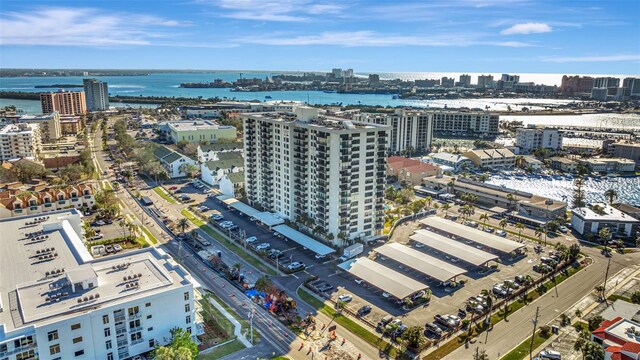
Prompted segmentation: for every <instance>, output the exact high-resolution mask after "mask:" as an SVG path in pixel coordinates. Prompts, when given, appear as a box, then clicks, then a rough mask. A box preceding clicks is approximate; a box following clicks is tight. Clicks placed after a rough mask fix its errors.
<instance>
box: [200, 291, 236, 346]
mask: <svg viewBox="0 0 640 360" xmlns="http://www.w3.org/2000/svg"><path fill="white" fill-rule="evenodd" d="M200 304H201V305H202V311H203V312H204V313H205V314H207V315H208V316H210V317H212V318H214V319H215V321H216V322H217V323H218V325H220V327H221V328H222V329H223V330H224V331H225V332H226V333H227V334H228V335H229V337H233V331H234V330H235V327H234V326H233V324H232V323H231V321H229V319H227V318H226V317H225V316H224V315H222V313H221V312H220V310H218V309H217V308H216V307H215V306H213V305H211V303H210V302H209V301H208V300H207V298H206V297H203V298H202V300H201V301H200Z"/></svg>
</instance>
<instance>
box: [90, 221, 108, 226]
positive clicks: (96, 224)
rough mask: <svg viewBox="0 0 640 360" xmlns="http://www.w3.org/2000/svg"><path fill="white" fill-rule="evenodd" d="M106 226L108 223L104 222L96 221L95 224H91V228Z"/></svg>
mask: <svg viewBox="0 0 640 360" xmlns="http://www.w3.org/2000/svg"><path fill="white" fill-rule="evenodd" d="M106 224H107V223H106V222H104V221H102V220H96V221H94V222H92V223H91V226H104V225H106Z"/></svg>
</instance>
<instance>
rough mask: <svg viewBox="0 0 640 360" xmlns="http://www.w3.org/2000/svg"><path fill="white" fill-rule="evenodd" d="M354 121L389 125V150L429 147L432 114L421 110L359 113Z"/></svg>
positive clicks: (415, 149)
mask: <svg viewBox="0 0 640 360" xmlns="http://www.w3.org/2000/svg"><path fill="white" fill-rule="evenodd" d="M353 119H354V120H355V121H361V122H365V123H369V124H381V125H387V126H390V127H391V130H390V131H389V145H388V149H389V152H390V153H392V154H399V153H400V152H402V151H406V150H409V149H413V151H424V150H426V149H429V148H430V147H431V141H432V139H433V114H431V113H427V112H423V111H408V110H404V109H398V110H396V111H395V112H394V113H393V114H375V113H359V114H354V116H353Z"/></svg>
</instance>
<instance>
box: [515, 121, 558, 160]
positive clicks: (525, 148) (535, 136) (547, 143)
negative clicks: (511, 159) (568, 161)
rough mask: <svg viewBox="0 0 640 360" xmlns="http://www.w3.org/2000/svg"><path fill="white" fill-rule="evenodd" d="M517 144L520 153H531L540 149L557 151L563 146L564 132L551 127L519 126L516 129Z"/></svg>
mask: <svg viewBox="0 0 640 360" xmlns="http://www.w3.org/2000/svg"><path fill="white" fill-rule="evenodd" d="M516 146H517V147H518V148H520V154H530V153H532V152H534V151H536V150H538V149H548V150H551V151H553V152H556V151H558V150H560V149H561V148H562V133H560V132H559V131H558V129H551V128H536V127H535V126H534V127H527V128H518V129H516Z"/></svg>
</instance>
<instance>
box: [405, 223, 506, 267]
mask: <svg viewBox="0 0 640 360" xmlns="http://www.w3.org/2000/svg"><path fill="white" fill-rule="evenodd" d="M409 238H410V239H411V240H415V241H417V242H419V243H423V244H425V245H427V246H429V247H431V248H434V249H436V250H438V251H442V252H443V253H447V254H449V255H452V256H455V257H457V258H458V259H460V260H463V261H465V262H468V263H470V264H472V265H475V266H480V265H483V264H486V263H487V262H489V261H492V260H495V259H497V258H498V256H497V255H493V254H490V253H488V252H485V251H482V250H478V249H476V248H475V247H473V246H469V245H465V244H463V243H461V242H458V241H456V240H453V239H449V238H448V237H444V236H442V235H439V234H436V233H434V232H431V231H428V230H422V229H421V230H417V231H416V232H415V233H414V234H413V235H411V236H410V237H409Z"/></svg>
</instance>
